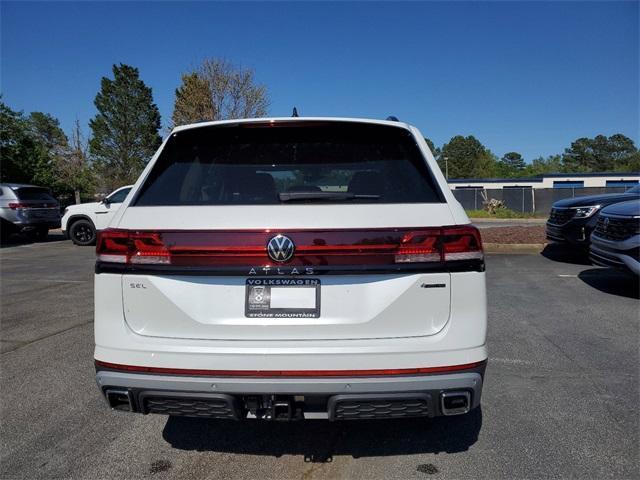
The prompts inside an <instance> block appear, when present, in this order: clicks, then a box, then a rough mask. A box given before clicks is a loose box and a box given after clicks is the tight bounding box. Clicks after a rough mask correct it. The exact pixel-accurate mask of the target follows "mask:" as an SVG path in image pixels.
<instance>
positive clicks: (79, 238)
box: [69, 219, 96, 247]
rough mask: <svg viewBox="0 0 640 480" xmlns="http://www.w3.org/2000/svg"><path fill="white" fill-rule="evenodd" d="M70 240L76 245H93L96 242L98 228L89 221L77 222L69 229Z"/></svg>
mask: <svg viewBox="0 0 640 480" xmlns="http://www.w3.org/2000/svg"><path fill="white" fill-rule="evenodd" d="M69 238H70V239H71V241H72V242H73V243H75V244H76V245H80V246H83V247H84V246H87V245H93V244H94V243H95V241H96V227H95V226H94V225H93V223H92V222H90V221H89V220H84V219H81V220H77V221H75V222H73V224H72V225H71V228H70V229H69Z"/></svg>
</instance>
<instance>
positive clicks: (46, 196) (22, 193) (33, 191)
mask: <svg viewBox="0 0 640 480" xmlns="http://www.w3.org/2000/svg"><path fill="white" fill-rule="evenodd" d="M14 192H15V194H16V197H18V199H19V200H47V201H54V202H55V201H56V199H55V198H53V196H51V192H49V190H47V189H46V188H40V187H20V188H16V189H15V190H14Z"/></svg>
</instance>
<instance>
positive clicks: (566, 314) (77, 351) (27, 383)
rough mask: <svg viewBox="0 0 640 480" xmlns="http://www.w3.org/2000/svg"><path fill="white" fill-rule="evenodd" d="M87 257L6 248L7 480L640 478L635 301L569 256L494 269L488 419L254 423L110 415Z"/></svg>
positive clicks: (2, 331) (626, 280) (618, 278)
mask: <svg viewBox="0 0 640 480" xmlns="http://www.w3.org/2000/svg"><path fill="white" fill-rule="evenodd" d="M93 260H94V254H93V249H92V248H82V247H75V246H73V245H72V244H71V243H70V242H68V241H62V240H60V239H59V238H57V239H56V238H52V239H50V241H49V242H47V243H39V244H15V245H9V246H7V247H6V248H3V249H1V250H0V262H1V263H0V268H1V284H0V291H1V297H0V300H1V312H0V313H1V322H2V323H1V326H0V327H1V328H0V338H1V345H2V354H1V357H0V358H1V360H0V391H1V394H0V399H1V405H0V406H1V411H0V419H1V430H0V445H1V448H0V477H2V478H52V477H63V478H77V479H87V478H111V479H116V478H139V477H148V478H158V479H165V478H167V479H169V478H171V479H179V478H198V479H200V478H212V479H213V478H216V479H218V478H240V479H251V478H278V479H282V478H287V479H288V478H300V479H305V480H307V479H314V478H368V479H369V478H418V479H422V478H494V479H495V478H525V477H526V478H561V477H562V478H567V477H572V478H576V477H581V478H638V477H639V476H640V472H639V470H638V468H639V467H638V458H639V457H638V454H639V440H638V437H639V427H640V424H639V416H638V405H640V393H639V382H638V373H639V366H640V359H639V351H638V338H639V332H640V329H639V305H640V302H639V300H638V298H639V287H638V283H637V281H635V280H634V279H632V278H631V277H628V276H626V275H624V274H621V273H618V272H615V271H611V270H607V269H602V268H597V267H593V266H590V265H588V264H586V262H584V261H583V260H582V259H581V258H580V257H579V256H575V257H574V256H569V257H568V258H567V257H566V256H565V255H564V254H563V253H559V252H558V251H557V250H554V249H549V248H547V250H546V251H545V252H543V255H494V256H489V257H488V259H487V273H488V296H489V315H490V316H489V339H488V342H489V350H490V360H489V366H488V368H487V376H486V379H485V381H486V383H485V387H484V394H483V399H482V402H483V403H482V409H481V410H475V411H474V412H473V413H470V414H468V415H465V416H460V417H450V418H440V419H435V420H388V421H378V422H368V421H364V422H353V423H349V422H343V423H328V422H325V421H304V422H295V423H262V422H260V423H258V422H252V421H247V422H241V423H238V422H225V421H205V420H200V419H185V418H167V417H164V416H152V415H149V416H142V415H136V414H128V413H123V412H114V411H110V410H109V409H108V408H107V406H106V404H105V402H104V400H103V399H102V398H101V396H100V395H99V392H98V389H97V387H96V385H95V382H94V370H93V361H92V357H93V330H92V315H93V281H92V280H93Z"/></svg>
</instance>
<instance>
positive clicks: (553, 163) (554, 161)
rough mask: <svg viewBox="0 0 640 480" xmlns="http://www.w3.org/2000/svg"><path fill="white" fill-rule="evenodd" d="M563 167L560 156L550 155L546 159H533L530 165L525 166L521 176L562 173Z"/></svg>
mask: <svg viewBox="0 0 640 480" xmlns="http://www.w3.org/2000/svg"><path fill="white" fill-rule="evenodd" d="M564 171H565V166H564V164H563V163H562V157H561V156H560V155H550V156H548V157H547V158H544V157H538V158H534V159H533V161H532V162H531V164H529V165H527V166H526V167H525V169H524V170H523V172H522V174H523V175H522V176H525V177H533V176H535V175H542V174H545V173H563V172H564Z"/></svg>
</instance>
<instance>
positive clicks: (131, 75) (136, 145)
mask: <svg viewBox="0 0 640 480" xmlns="http://www.w3.org/2000/svg"><path fill="white" fill-rule="evenodd" d="M94 104H95V106H96V108H97V109H98V113H97V115H96V116H95V117H94V118H93V119H92V120H91V121H90V123H89V126H90V127H91V130H92V133H93V136H92V138H91V140H90V141H89V151H90V153H91V155H92V156H93V158H94V162H95V167H96V170H97V172H98V173H99V174H100V177H101V180H102V181H103V183H104V186H105V187H107V188H109V189H111V188H115V187H117V186H120V185H123V184H126V183H133V182H134V181H135V180H136V179H137V178H138V176H139V175H140V173H141V172H142V170H143V169H144V166H145V165H146V163H147V162H148V161H149V159H150V158H151V156H152V155H153V153H154V152H155V150H156V149H157V148H158V146H159V145H160V143H161V141H162V140H161V138H160V135H159V134H158V131H159V130H160V112H159V111H158V107H157V106H156V105H155V104H154V103H153V96H152V92H151V88H149V87H147V86H146V85H145V83H144V82H143V81H142V80H141V79H140V75H139V72H138V69H137V68H134V67H131V66H129V65H124V64H120V65H114V66H113V79H110V78H107V77H103V78H102V81H101V88H100V91H99V92H98V94H97V95H96V98H95V101H94Z"/></svg>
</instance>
